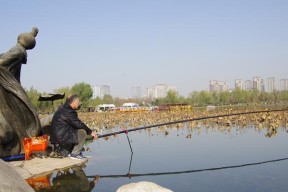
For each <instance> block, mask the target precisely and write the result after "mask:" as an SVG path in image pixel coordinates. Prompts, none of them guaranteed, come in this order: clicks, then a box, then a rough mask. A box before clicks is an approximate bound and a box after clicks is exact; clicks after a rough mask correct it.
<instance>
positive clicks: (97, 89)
mask: <svg viewBox="0 0 288 192" xmlns="http://www.w3.org/2000/svg"><path fill="white" fill-rule="evenodd" d="M92 90H93V96H92V98H93V99H96V98H97V97H99V98H101V99H102V98H103V97H104V95H110V86H108V85H102V86H101V85H94V86H93V88H92Z"/></svg>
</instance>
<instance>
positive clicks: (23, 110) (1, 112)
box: [0, 28, 41, 157]
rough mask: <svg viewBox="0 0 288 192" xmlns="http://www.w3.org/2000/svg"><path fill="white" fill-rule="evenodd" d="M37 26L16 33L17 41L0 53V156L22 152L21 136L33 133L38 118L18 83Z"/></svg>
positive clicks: (38, 130) (38, 123) (35, 131)
mask: <svg viewBox="0 0 288 192" xmlns="http://www.w3.org/2000/svg"><path fill="white" fill-rule="evenodd" d="M37 33H38V29H37V28H33V29H32V31H31V32H30V33H22V34H20V35H19V36H18V39H17V44H16V45H15V46H14V47H12V48H11V49H10V50H9V51H8V52H6V53H3V54H0V156H1V157H3V156H9V155H15V154H20V153H24V148H23V143H22V140H23V138H24V137H33V136H37V135H38V134H39V132H40V127H41V126H40V121H39V118H38V115H37V113H36V110H35V107H34V106H33V105H32V103H31V101H30V100H29V98H28V96H27V94H26V92H25V90H24V89H23V88H22V86H21V83H20V73H21V66H22V64H26V62H27V52H26V50H29V49H33V48H34V47H35V45H36V40H35V37H36V35H37Z"/></svg>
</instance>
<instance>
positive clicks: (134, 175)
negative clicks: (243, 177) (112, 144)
mask: <svg viewBox="0 0 288 192" xmlns="http://www.w3.org/2000/svg"><path fill="white" fill-rule="evenodd" d="M285 160H288V157H287V158H282V159H275V160H269V161H262V162H256V163H246V164H242V165H232V166H224V167H213V168H207V169H195V170H188V171H176V172H160V173H143V174H130V173H129V172H128V173H127V174H123V175H100V178H119V177H129V178H131V177H142V176H158V175H178V174H184V173H197V172H205V171H218V170H223V169H234V168H239V167H247V166H253V165H260V164H266V163H273V162H279V161H285ZM95 176H96V175H94V176H87V177H88V178H95ZM98 176H99V175H98Z"/></svg>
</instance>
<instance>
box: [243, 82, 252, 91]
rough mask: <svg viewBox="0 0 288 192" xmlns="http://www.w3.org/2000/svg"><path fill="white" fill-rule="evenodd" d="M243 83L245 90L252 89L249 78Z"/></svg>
mask: <svg viewBox="0 0 288 192" xmlns="http://www.w3.org/2000/svg"><path fill="white" fill-rule="evenodd" d="M244 84H245V86H244V88H245V90H252V89H253V86H252V81H251V80H246V81H245V83H244Z"/></svg>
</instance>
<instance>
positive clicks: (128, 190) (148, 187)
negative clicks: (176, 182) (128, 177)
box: [116, 181, 173, 192]
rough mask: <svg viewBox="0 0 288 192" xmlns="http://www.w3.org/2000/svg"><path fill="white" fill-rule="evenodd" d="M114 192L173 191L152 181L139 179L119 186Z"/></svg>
mask: <svg viewBox="0 0 288 192" xmlns="http://www.w3.org/2000/svg"><path fill="white" fill-rule="evenodd" d="M116 192H173V191H171V190H170V189H167V188H164V187H161V186H160V185H157V184H155V183H152V182H148V181H140V182H138V183H129V184H127V185H123V186H121V187H120V188H119V189H117V191H116Z"/></svg>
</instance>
